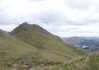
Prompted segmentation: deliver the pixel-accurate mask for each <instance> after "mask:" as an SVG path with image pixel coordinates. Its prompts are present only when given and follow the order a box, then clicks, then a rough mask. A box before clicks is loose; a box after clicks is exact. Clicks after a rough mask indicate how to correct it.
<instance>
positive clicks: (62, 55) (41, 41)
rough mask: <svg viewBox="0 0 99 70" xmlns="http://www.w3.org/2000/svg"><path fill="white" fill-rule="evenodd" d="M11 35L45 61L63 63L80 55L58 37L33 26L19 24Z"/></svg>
mask: <svg viewBox="0 0 99 70" xmlns="http://www.w3.org/2000/svg"><path fill="white" fill-rule="evenodd" d="M11 34H12V35H14V36H16V38H18V39H19V40H21V41H24V42H25V43H27V44H30V45H32V46H35V47H36V48H37V49H38V50H39V52H40V54H41V55H42V56H44V58H47V59H51V58H53V59H52V60H54V58H55V60H56V59H57V60H62V61H63V60H66V59H72V57H74V56H78V55H79V53H80V52H78V51H77V50H78V49H76V48H74V47H72V46H70V45H66V44H64V43H63V42H62V40H61V39H60V38H59V37H57V36H55V35H53V34H51V33H49V32H48V31H46V30H45V29H43V28H41V27H40V26H38V25H35V24H33V25H31V24H27V23H24V24H21V25H20V26H19V27H17V28H16V29H14V31H12V32H11ZM55 56H56V57H55Z"/></svg>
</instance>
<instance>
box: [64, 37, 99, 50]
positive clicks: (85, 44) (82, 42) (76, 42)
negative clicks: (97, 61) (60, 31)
mask: <svg viewBox="0 0 99 70" xmlns="http://www.w3.org/2000/svg"><path fill="white" fill-rule="evenodd" d="M63 41H64V42H66V43H68V44H71V45H73V46H76V47H81V48H85V49H90V50H92V51H96V50H99V38H98V37H71V38H63Z"/></svg>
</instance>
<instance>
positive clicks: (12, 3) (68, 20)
mask: <svg viewBox="0 0 99 70" xmlns="http://www.w3.org/2000/svg"><path fill="white" fill-rule="evenodd" d="M23 22H28V23H30V24H38V25H40V26H42V27H43V28H45V29H47V30H48V31H49V32H51V33H54V34H56V35H58V36H61V37H71V36H99V0H0V29H3V30H6V31H11V30H13V29H14V28H15V27H16V26H18V25H19V24H21V23H23Z"/></svg>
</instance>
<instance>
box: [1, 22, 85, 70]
mask: <svg viewBox="0 0 99 70" xmlns="http://www.w3.org/2000/svg"><path fill="white" fill-rule="evenodd" d="M82 54H83V51H82V50H81V49H80V48H75V47H72V46H70V45H68V44H65V43H64V42H63V41H62V40H61V39H60V38H59V37H57V36H55V35H53V34H51V33H49V32H48V31H46V30H45V29H43V28H41V27H40V26H38V25H35V24H33V25H31V24H27V23H24V24H21V25H20V26H18V27H17V28H16V29H14V30H13V31H12V32H11V33H7V32H4V31H2V30H0V66H1V67H0V68H1V69H0V70H2V69H3V68H6V69H7V70H11V69H12V70H15V69H16V70H19V69H20V70H23V69H24V68H25V69H26V70H30V69H34V68H38V69H35V70H45V69H47V70H58V69H60V68H63V69H65V68H64V67H65V66H63V67H62V65H64V64H65V63H69V62H72V60H73V61H75V60H74V59H78V57H79V59H80V58H82ZM9 66H10V67H11V68H10V69H9ZM49 67H50V68H51V69H49ZM13 68H14V69H13Z"/></svg>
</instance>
